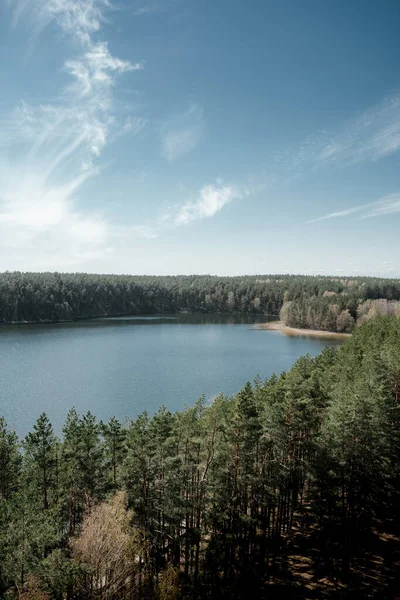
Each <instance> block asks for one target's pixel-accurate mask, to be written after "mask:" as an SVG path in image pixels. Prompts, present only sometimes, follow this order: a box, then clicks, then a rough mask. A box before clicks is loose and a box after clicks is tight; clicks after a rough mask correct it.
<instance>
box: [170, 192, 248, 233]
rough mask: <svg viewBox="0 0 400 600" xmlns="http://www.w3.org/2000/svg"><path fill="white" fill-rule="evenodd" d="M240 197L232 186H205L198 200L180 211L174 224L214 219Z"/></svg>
mask: <svg viewBox="0 0 400 600" xmlns="http://www.w3.org/2000/svg"><path fill="white" fill-rule="evenodd" d="M240 197H241V194H240V192H239V191H238V190H237V189H236V188H234V187H232V186H230V185H223V184H222V183H220V184H216V185H205V186H204V187H202V188H201V190H200V192H199V196H198V198H197V199H195V200H193V201H189V202H186V203H185V204H183V206H181V207H180V208H179V209H178V211H177V213H176V214H175V216H174V217H173V223H174V225H176V226H179V225H187V224H188V223H192V222H193V221H197V220H199V219H206V218H210V217H214V216H215V215H216V214H217V213H218V212H219V211H220V210H222V209H223V208H224V206H226V205H227V204H229V203H230V202H232V200H234V199H235V198H240Z"/></svg>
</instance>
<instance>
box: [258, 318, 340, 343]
mask: <svg viewBox="0 0 400 600" xmlns="http://www.w3.org/2000/svg"><path fill="white" fill-rule="evenodd" d="M254 329H260V330H264V331H265V330H267V331H280V332H281V333H284V334H285V335H289V336H290V335H292V336H302V335H303V336H307V337H321V338H322V337H325V338H336V339H347V338H349V337H351V333H338V332H336V331H324V330H322V329H300V328H297V327H288V326H287V325H285V324H284V323H282V321H270V322H269V323H258V324H257V325H255V327H254Z"/></svg>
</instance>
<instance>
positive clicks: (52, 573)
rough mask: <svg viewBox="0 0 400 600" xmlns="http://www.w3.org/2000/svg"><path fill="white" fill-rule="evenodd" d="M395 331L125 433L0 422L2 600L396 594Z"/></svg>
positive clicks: (71, 423) (116, 428) (381, 326)
mask: <svg viewBox="0 0 400 600" xmlns="http://www.w3.org/2000/svg"><path fill="white" fill-rule="evenodd" d="M399 357H400V321H399V320H398V319H395V318H390V317H379V318H376V319H374V320H373V321H368V322H366V323H364V324H363V325H362V326H360V327H358V328H357V329H356V330H355V332H354V334H353V336H352V337H351V338H349V340H348V341H347V342H346V343H344V344H343V345H342V346H341V347H340V348H339V349H338V350H334V349H332V348H328V349H325V350H324V351H323V352H322V353H321V354H320V355H319V356H317V357H316V358H311V357H310V356H304V357H302V358H300V359H299V360H298V361H296V363H295V364H294V365H293V367H292V368H291V369H290V370H289V371H288V372H285V373H282V374H281V375H280V376H278V375H274V376H273V377H271V378H270V379H268V380H266V381H261V380H256V381H255V382H254V384H251V383H247V384H246V385H245V386H244V388H243V389H242V390H241V391H240V392H239V393H238V394H236V395H234V396H232V397H226V396H224V395H220V396H218V397H217V398H216V399H214V401H213V402H207V401H206V400H205V398H200V399H199V400H198V402H197V403H196V404H195V405H194V406H192V407H188V408H186V409H185V410H183V411H180V412H176V413H171V412H169V411H168V409H167V408H165V407H161V408H160V409H159V411H158V412H157V413H156V414H154V415H152V416H151V415H148V414H146V413H144V414H142V415H140V416H139V417H137V418H136V419H134V420H132V421H129V422H127V423H123V424H122V423H120V422H119V421H118V420H117V419H115V418H113V419H111V420H110V421H109V423H98V422H97V421H96V419H95V417H94V416H93V415H92V414H90V413H87V414H85V415H83V416H81V415H78V414H77V412H76V411H75V410H74V409H72V410H71V411H70V412H69V414H68V416H67V420H66V423H65V426H64V429H63V432H62V436H61V438H60V439H58V438H57V436H56V435H55V434H54V432H53V429H52V427H51V424H50V423H49V421H48V419H47V417H46V415H42V416H41V417H40V418H39V419H38V421H37V422H36V424H35V425H34V426H33V430H32V432H31V433H29V434H28V435H27V437H26V438H25V439H24V440H23V441H21V442H19V440H18V439H17V436H16V435H15V434H14V433H13V432H12V431H10V430H9V428H8V427H7V425H6V423H5V422H4V420H3V419H0V465H1V470H0V597H1V598H7V599H13V598H17V597H18V598H19V597H23V598H43V599H44V598H54V599H55V600H64V599H66V600H67V599H68V600H72V599H77V600H78V599H79V600H81V599H82V600H83V599H85V600H86V599H98V598H107V599H109V600H113V599H115V600H120V599H121V600H122V599H125V598H137V599H139V600H144V599H150V600H153V599H154V600H157V599H160V598H176V599H178V598H188V599H189V598H194V599H195V598H199V599H203V598H204V599H206V598H207V599H213V598H248V597H249V593H250V590H251V593H252V597H254V598H275V597H298V598H309V597H324V596H326V597H338V598H354V597H361V598H362V597H364V598H395V597H396V577H397V578H398V576H399V552H400V517H399V510H398V507H399V501H400V466H399V465H400V433H399V432H400V427H399V425H400V401H399V396H400V362H399Z"/></svg>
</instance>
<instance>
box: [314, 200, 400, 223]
mask: <svg viewBox="0 0 400 600" xmlns="http://www.w3.org/2000/svg"><path fill="white" fill-rule="evenodd" d="M355 213H360V216H359V217H358V218H359V219H368V218H372V217H381V216H385V215H393V214H397V213H400V194H391V195H389V196H384V197H383V198H381V199H380V200H377V201H376V202H368V204H362V205H361V206H356V207H353V208H348V209H345V210H342V211H339V212H333V213H329V214H327V215H324V216H323V217H318V218H316V219H312V220H310V221H307V222H308V223H317V222H319V221H325V220H328V219H338V218H343V217H347V216H350V215H353V214H355Z"/></svg>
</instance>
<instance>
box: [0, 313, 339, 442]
mask: <svg viewBox="0 0 400 600" xmlns="http://www.w3.org/2000/svg"><path fill="white" fill-rule="evenodd" d="M265 320H267V319H266V318H265V317H257V316H239V317H236V316H231V315H229V316H227V315H206V316H204V315H178V316H176V317H165V316H161V317H157V316H149V317H145V316H140V317H129V318H128V317H123V318H108V319H93V320H90V321H80V322H75V323H64V324H52V325H5V326H1V327H0V415H2V416H4V417H5V418H6V420H7V422H8V424H9V426H10V427H13V428H14V429H15V430H16V431H17V432H18V433H19V435H25V434H26V433H27V432H28V430H29V429H30V428H31V427H32V424H33V423H34V421H35V420H36V419H37V418H38V416H39V415H40V414H41V413H42V412H46V413H47V414H48V416H49V418H50V419H51V421H52V423H53V425H54V428H55V430H56V432H57V433H60V431H61V427H62V424H63V422H64V419H65V416H66V413H67V411H68V409H69V408H71V407H72V406H75V408H76V409H77V410H78V412H80V413H83V412H86V411H88V410H90V411H92V412H93V413H94V414H95V415H96V416H97V417H98V419H102V420H108V419H109V418H110V417H111V416H113V415H115V416H117V417H118V418H120V419H124V418H125V417H135V416H137V415H138V414H139V413H141V412H142V411H144V410H147V411H148V412H149V413H153V412H155V411H156V410H157V409H158V408H159V407H160V406H161V405H162V404H165V405H166V406H167V407H168V408H169V409H170V410H177V409H181V408H183V407H184V405H185V404H188V405H191V404H193V403H194V402H195V400H196V399H197V398H198V397H199V396H200V395H202V394H204V395H205V396H206V397H207V398H213V397H215V396H216V395H217V394H218V393H219V392H224V393H226V394H233V393H235V392H237V391H239V390H240V389H241V387H242V386H243V385H244V384H245V383H246V381H248V380H253V379H254V378H255V377H256V375H259V376H260V377H261V378H265V377H269V376H270V375H271V374H272V373H273V372H276V373H280V372H281V371H283V370H285V369H288V368H289V367H290V366H291V365H292V363H293V362H294V361H295V360H296V359H297V358H298V357H299V356H301V355H303V354H306V353H310V354H311V355H313V356H314V355H316V354H318V352H320V351H321V350H322V349H323V348H324V347H325V346H332V345H337V344H339V343H340V342H338V341H337V340H332V339H330V340H329V339H321V338H315V339H313V338H309V337H289V336H285V335H283V334H282V333H280V332H279V331H265V330H264V331H261V330H256V329H254V324H255V323H257V322H263V321H265Z"/></svg>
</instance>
